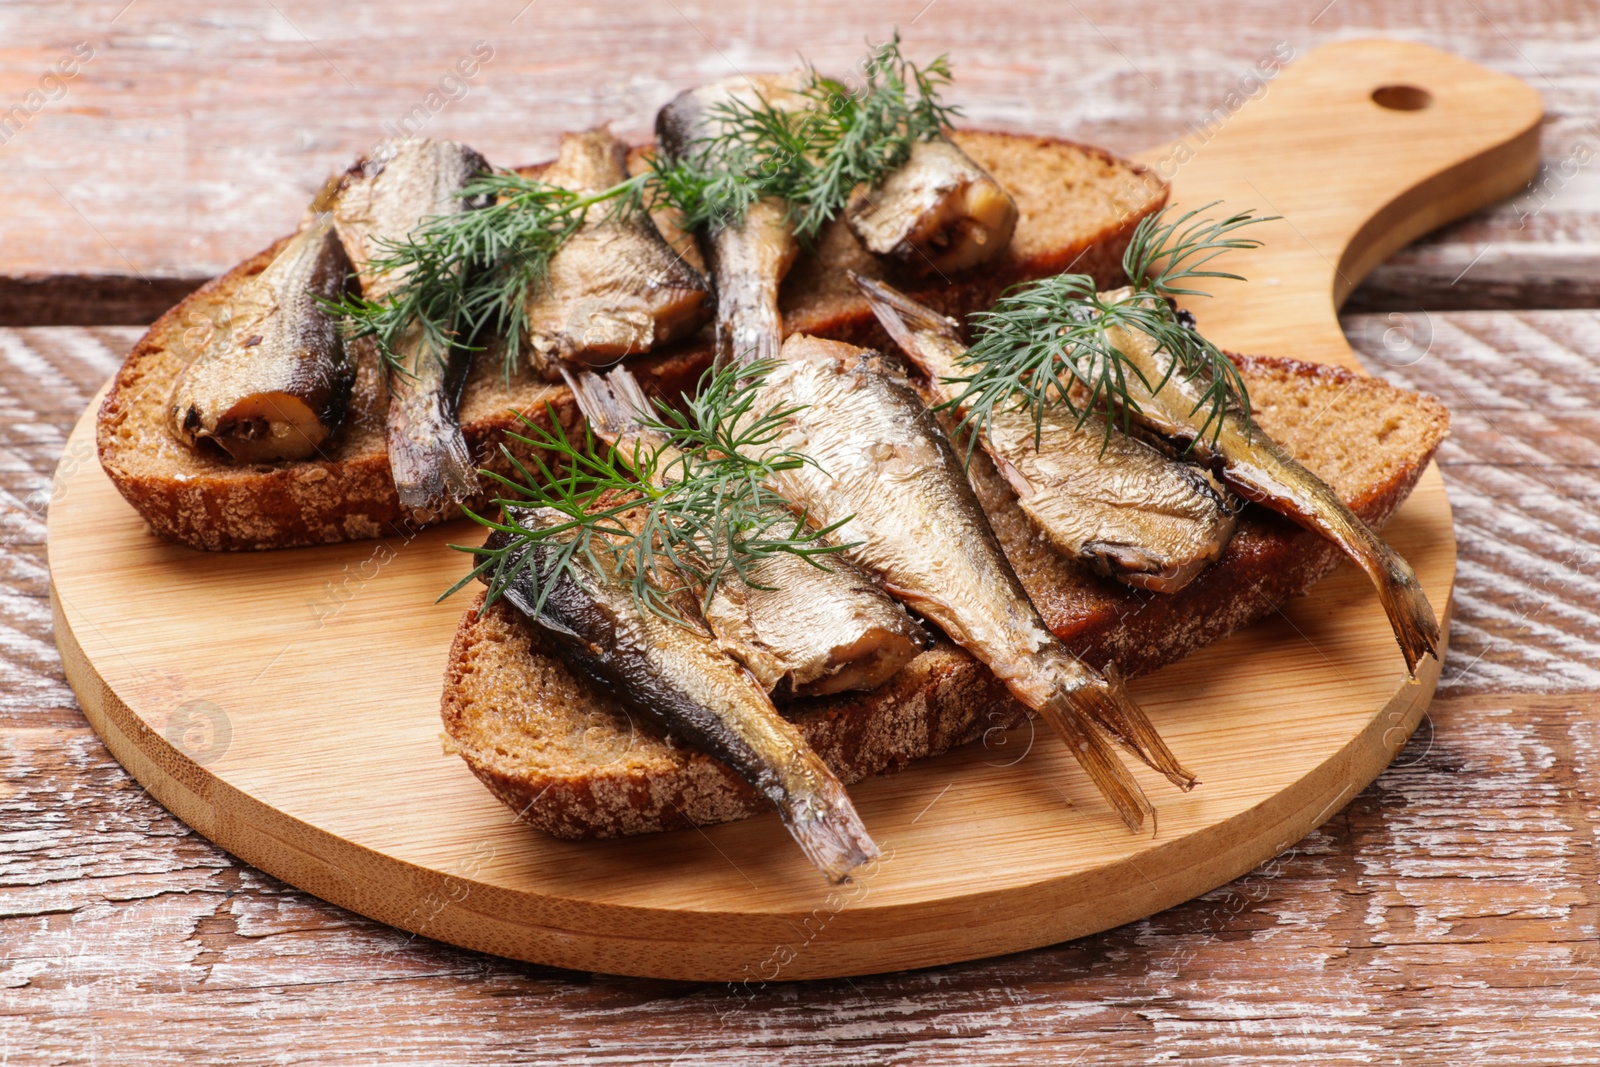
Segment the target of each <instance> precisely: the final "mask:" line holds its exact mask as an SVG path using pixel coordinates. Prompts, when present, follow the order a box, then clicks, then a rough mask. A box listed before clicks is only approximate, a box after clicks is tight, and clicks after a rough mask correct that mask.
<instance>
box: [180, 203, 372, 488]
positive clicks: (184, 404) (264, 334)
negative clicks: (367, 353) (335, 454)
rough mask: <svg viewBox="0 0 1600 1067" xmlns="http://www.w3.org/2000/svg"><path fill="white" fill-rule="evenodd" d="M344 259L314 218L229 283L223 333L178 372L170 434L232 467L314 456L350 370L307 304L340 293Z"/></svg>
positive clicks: (330, 329) (326, 222)
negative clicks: (227, 459)
mask: <svg viewBox="0 0 1600 1067" xmlns="http://www.w3.org/2000/svg"><path fill="white" fill-rule="evenodd" d="M349 274H350V263H349V260H348V259H346V258H345V254H344V249H343V248H341V247H340V245H339V241H338V239H337V238H336V237H335V236H334V232H333V224H332V222H331V220H330V219H329V218H328V216H327V215H326V214H325V213H319V214H316V215H314V216H313V218H312V219H311V220H310V221H309V222H308V223H307V224H306V225H305V226H304V227H302V228H301V230H300V232H298V233H297V234H295V236H293V237H292V238H290V239H289V242H288V244H286V245H284V247H283V250H282V251H281V252H279V253H278V254H277V256H276V257H274V258H273V260H272V262H271V264H269V265H268V266H267V268H266V270H264V271H262V272H261V273H260V274H258V275H256V276H255V277H254V278H251V279H250V280H249V281H247V282H245V283H244V284H243V285H241V286H240V287H239V290H238V292H236V293H235V294H234V296H233V298H232V300H231V301H230V302H229V319H228V321H227V323H226V324H225V328H223V329H219V330H217V331H216V332H215V333H213V334H212V337H211V339H210V341H209V343H208V344H207V345H206V347H205V349H204V350H203V351H202V352H200V353H199V355H197V356H196V357H195V358H194V360H193V361H192V362H191V363H190V364H189V365H188V366H187V367H186V368H184V371H183V373H182V374H181V375H180V376H179V377H178V380H177V382H176V383H175V384H174V386H173V391H172V399H171V401H170V405H169V411H170V416H169V418H170V422H171V425H172V430H173V433H174V434H176V435H177V437H178V439H179V440H181V441H183V442H184V443H185V444H187V445H189V447H191V448H198V447H200V445H201V442H210V443H211V444H213V445H216V446H218V447H220V448H221V449H223V450H224V451H226V452H227V453H228V455H229V456H231V457H232V458H233V459H235V460H237V461H239V462H241V463H274V462H279V461H287V460H304V459H311V458H313V457H314V456H316V455H317V454H318V453H319V452H320V451H321V450H322V448H323V446H324V445H326V444H327V442H328V439H329V438H330V437H332V436H333V434H334V431H336V430H337V429H338V428H339V425H340V423H342V422H343V421H344V416H345V411H346V409H347V408H348V407H349V403H350V388H351V385H352V384H353V383H354V381H355V369H354V367H352V366H351V364H350V363H349V361H348V360H347V359H346V356H345V351H344V345H343V343H342V342H341V340H340V338H339V331H338V329H337V327H336V325H335V323H334V321H333V318H332V317H331V316H330V315H329V314H328V312H327V311H326V310H324V309H323V307H322V306H321V305H320V304H319V303H318V302H317V298H318V297H322V298H324V299H328V300H332V299H335V298H337V297H339V296H340V295H341V294H342V293H343V292H344V289H345V285H346V282H347V280H348V278H349Z"/></svg>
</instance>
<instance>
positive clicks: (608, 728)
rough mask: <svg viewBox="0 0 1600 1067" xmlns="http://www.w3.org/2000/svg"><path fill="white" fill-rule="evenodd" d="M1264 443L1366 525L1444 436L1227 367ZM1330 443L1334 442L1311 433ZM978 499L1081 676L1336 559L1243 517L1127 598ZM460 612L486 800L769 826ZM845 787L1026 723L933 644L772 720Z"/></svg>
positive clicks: (1273, 601) (454, 725)
mask: <svg viewBox="0 0 1600 1067" xmlns="http://www.w3.org/2000/svg"><path fill="white" fill-rule="evenodd" d="M1236 362H1237V363H1238V364H1239V367H1240V370H1241V371H1242V372H1243V374H1244V377H1245V379H1246V381H1247V382H1248V384H1249V389H1250V399H1251V406H1252V410H1253V412H1254V413H1255V415H1256V417H1257V418H1258V420H1259V421H1260V423H1261V425H1262V427H1263V428H1264V429H1266V431H1267V432H1268V433H1270V434H1272V435H1273V436H1274V437H1275V438H1276V439H1277V440H1278V441H1280V442H1281V443H1282V444H1283V445H1284V446H1285V447H1286V448H1288V449H1289V450H1290V451H1291V452H1292V453H1294V454H1295V455H1296V456H1297V457H1298V458H1299V459H1300V460H1301V461H1302V462H1304V463H1305V464H1306V465H1307V466H1309V467H1310V468H1311V469H1312V470H1314V471H1316V472H1317V473H1318V474H1320V475H1321V476H1322V477H1323V478H1324V479H1326V480H1327V481H1328V482H1329V483H1330V484H1331V485H1332V486H1333V488H1334V489H1335V490H1337V491H1338V493H1339V494H1340V496H1341V497H1342V498H1343V499H1344V500H1345V501H1346V503H1348V504H1349V505H1350V506H1351V507H1352V508H1353V509H1354V510H1355V511H1356V513H1357V514H1359V515H1360V516H1361V517H1362V518H1364V519H1365V520H1366V521H1368V522H1369V523H1372V524H1374V525H1381V524H1382V523H1383V522H1385V521H1386V520H1387V519H1388V518H1389V517H1390V516H1391V515H1392V514H1394V512H1395V511H1396V510H1397V509H1398V508H1399V506H1400V504H1401V503H1402V502H1403V501H1404V500H1405V498H1406V496H1407V495H1408V494H1409V493H1410V492H1411V490H1412V488H1413V487H1414V486H1415V485H1416V482H1417V479H1418V478H1419V477H1420V476H1421V474H1422V471H1423V469H1424V468H1425V467H1426V466H1427V464H1428V461H1429V460H1430V459H1431V458H1432V456H1433V453H1434V450H1435V449H1436V448H1437V447H1438V445H1439V442H1440V441H1441V440H1443V438H1444V435H1445V433H1446V432H1447V430H1448V428H1449V415H1448V414H1447V413H1446V411H1445V409H1444V407H1443V405H1441V404H1440V403H1439V402H1438V401H1437V400H1434V399H1433V398H1432V397H1428V396H1424V395H1421V394H1417V393H1410V392H1406V391H1403V390H1400V389H1396V388H1394V387H1393V386H1390V385H1388V384H1387V383H1385V382H1383V381H1380V380H1378V379H1375V378H1368V377H1365V376H1362V375H1358V374H1354V373H1352V372H1350V371H1346V370H1342V369H1339V368H1333V367H1325V366H1316V365H1312V364H1307V363H1301V362H1298V361H1295V360H1288V359H1269V358H1257V357H1243V358H1236ZM1333 426H1336V427H1338V428H1339V432H1338V433H1337V434H1332V433H1329V432H1327V431H1328V428H1329V427H1333ZM973 472H974V474H973V478H974V482H975V483H976V485H977V487H978V495H979V499H980V501H981V502H982V504H983V506H984V510H985V511H986V512H987V513H988V515H989V517H990V521H991V523H992V524H993V526H994V528H995V532H996V533H997V534H998V535H999V537H1000V541H1001V543H1002V545H1004V547H1005V550H1006V554H1007V556H1008V557H1009V558H1010V559H1011V562H1012V564H1013V565H1014V566H1015V567H1016V570H1017V573H1018V575H1019V576H1020V577H1021V579H1022V582H1023V585H1024V586H1025V587H1026V588H1027V591H1028V594H1029V596H1030V597H1031V598H1032V599H1033V602H1034V604H1035V605H1037V606H1038V608H1039V611H1040V612H1041V614H1042V615H1043V616H1044V618H1045V621H1046V622H1047V623H1048V624H1049V625H1050V628H1051V629H1052V630H1054V631H1055V632H1056V634H1058V635H1059V636H1060V637H1061V638H1062V639H1063V640H1064V641H1065V642H1066V643H1067V646H1068V647H1069V648H1071V649H1072V650H1073V651H1074V652H1076V653H1078V654H1079V655H1080V656H1082V657H1083V658H1084V659H1085V660H1087V661H1088V662H1090V663H1092V664H1094V665H1096V666H1099V667H1103V666H1105V665H1106V664H1107V663H1113V662H1114V663H1116V664H1117V666H1118V667H1120V668H1121V669H1122V670H1123V671H1124V672H1125V673H1127V674H1130V675H1134V674H1142V673H1144V672H1147V671H1151V670H1154V669H1155V668H1157V667H1159V666H1161V665H1162V664H1165V663H1170V662H1172V661H1174V660H1177V659H1179V658H1181V657H1183V656H1185V655H1187V654H1188V653H1190V652H1192V651H1194V650H1195V649H1197V648H1199V647H1200V646H1202V645H1205V644H1207V643H1209V642H1211V641H1215V640H1217V639H1219V638H1221V637H1223V636H1224V635H1226V634H1228V633H1229V632H1230V631H1232V630H1234V629H1235V628H1237V627H1239V626H1243V625H1245V624H1246V623H1249V622H1252V621H1254V620H1256V619H1259V618H1261V617H1263V616H1265V615H1267V614H1270V613H1271V612H1272V611H1273V610H1274V609H1275V608H1276V607H1277V605H1279V604H1281V603H1282V602H1283V601H1284V600H1286V599H1287V598H1288V597H1290V596H1293V595H1296V594H1299V593H1303V592H1304V591H1305V590H1306V589H1308V588H1309V587H1310V586H1311V585H1312V583H1314V582H1315V581H1316V580H1317V579H1318V578H1321V577H1322V576H1323V575H1325V574H1327V573H1328V572H1329V571H1330V570H1332V569H1333V567H1334V566H1335V565H1336V564H1337V563H1338V561H1339V558H1340V557H1339V554H1338V552H1337V550H1336V549H1334V547H1333V546H1332V545H1330V544H1328V543H1327V542H1326V541H1324V540H1322V539H1321V538H1320V537H1318V536H1317V535H1315V534H1312V533H1309V532H1307V531H1305V530H1302V529H1301V528H1300V527H1298V526H1296V525H1294V524H1292V523H1290V522H1289V521H1287V520H1285V519H1283V518H1281V517H1279V516H1277V515H1275V514H1273V513H1271V512H1269V511H1267V510H1265V509H1264V508H1260V507H1257V506H1254V505H1251V506H1249V507H1247V508H1246V510H1245V512H1244V514H1243V516H1242V517H1241V522H1240V525H1239V530H1238V532H1237V533H1236V534H1235V535H1234V538H1233V541H1232V542H1231V543H1230V545H1229V547H1228V549H1227V551H1226V553H1225V554H1224V555H1223V558H1222V559H1221V560H1219V561H1218V562H1217V563H1216V564H1215V565H1213V566H1212V567H1210V568H1209V569H1208V570H1207V571H1206V572H1205V573H1204V574H1202V575H1201V576H1200V577H1199V578H1197V579H1196V580H1195V581H1194V582H1193V583H1191V584H1190V585H1189V586H1187V587H1186V588H1184V589H1183V590H1182V591H1181V592H1179V593H1176V594H1174V595H1172V596H1162V595H1158V594H1153V593H1141V592H1139V591H1137V590H1134V589H1130V588H1128V587H1126V586H1123V585H1120V584H1118V583H1116V582H1113V581H1111V580H1110V579H1106V578H1102V577H1100V576H1098V575H1096V574H1094V573H1092V572H1090V571H1089V570H1088V569H1087V568H1085V567H1084V566H1083V565H1081V564H1079V563H1077V562H1076V561H1074V560H1070V559H1067V558H1065V557H1063V556H1062V555H1061V554H1060V553H1058V552H1057V551H1056V550H1055V549H1054V548H1053V547H1051V545H1050V544H1049V543H1048V541H1047V540H1046V539H1045V537H1044V536H1043V535H1042V534H1041V533H1040V531H1039V530H1038V529H1037V528H1036V527H1035V526H1034V524H1033V522H1032V520H1030V519H1029V518H1028V517H1027V516H1026V515H1024V514H1023V512H1022V511H1021V509H1020V508H1018V507H1017V506H1016V498H1015V496H1014V495H1013V494H1012V493H1011V490H1010V489H1009V487H1008V486H1006V484H1005V483H1004V482H1003V481H1002V480H1001V479H1000V477H999V475H998V474H997V473H996V471H995V470H994V468H993V466H992V465H990V464H989V463H988V461H987V459H986V457H984V456H983V454H982V453H978V454H977V455H976V456H974V459H973ZM482 604H483V598H482V596H481V595H480V596H479V598H478V601H477V603H476V604H475V605H474V606H473V607H472V608H471V609H469V610H468V611H467V612H466V614H465V615H464V616H463V618H462V620H461V625H460V627H459V629H458V630H457V631H456V638H455V641H454V643H453V645H452V647H451V650H450V659H449V665H448V667H447V668H446V671H445V687H444V697H443V701H442V708H441V712H442V716H443V719H444V727H445V744H446V748H447V750H451V751H454V752H456V753H457V754H459V755H460V756H462V757H463V758H464V759H465V760H466V761H467V764H468V765H469V766H470V767H471V768H472V770H473V773H475V774H476V775H477V776H478V777H479V779H481V780H482V781H483V783H484V784H485V785H487V786H488V787H489V789H490V791H492V792H493V793H494V794H495V796H497V797H499V798H500V799H501V800H502V801H503V802H505V803H506V804H507V805H509V806H510V807H511V808H513V809H514V810H516V811H518V812H521V813H522V817H523V818H525V819H526V820H527V821H528V822H529V823H531V824H532V825H533V826H535V827H537V828H539V829H541V830H544V831H547V832H549V833H551V834H554V835H556V836H558V837H570V838H581V837H612V836H617V835H621V834H635V833H646V832H650V831H654V830H665V829H673V828H677V827H681V826H684V825H686V824H689V823H693V824H698V825H705V824H710V823H717V822H726V821H728V820H731V819H739V818H744V817H746V816H748V815H752V814H755V813H758V812H761V811H764V810H766V809H767V805H766V804H765V803H764V802H763V801H761V800H760V799H759V798H757V797H756V796H755V794H754V793H753V792H752V791H751V789H750V788H749V787H748V786H747V785H745V784H744V783H743V782H742V781H740V780H739V779H738V778H737V777H736V776H735V775H734V774H733V773H732V772H731V771H729V770H728V769H727V768H726V767H724V766H723V765H722V764H721V763H719V762H717V761H716V760H715V759H712V758H711V757H710V756H707V755H705V754H704V753H701V752H699V751H696V750H694V749H691V748H689V747H687V746H685V745H683V744H682V743H674V741H673V740H672V739H671V738H670V737H669V736H667V735H666V734H664V733H663V732H662V731H661V730H659V729H658V728H656V727H655V726H654V725H653V724H651V723H650V722H647V721H637V722H635V721H632V720H631V719H630V718H629V717H628V715H627V714H626V713H624V712H623V711H622V710H621V709H620V708H619V707H618V706H617V705H616V704H615V703H614V702H613V701H612V700H611V699H610V698H609V697H607V696H605V695H604V694H601V693H598V692H596V691H595V690H594V688H593V687H592V686H590V685H588V684H586V683H584V682H582V681H580V680H579V679H578V678H576V677H574V676H573V675H572V674H571V673H570V672H569V671H568V670H567V668H566V666H565V665H564V664H563V663H562V661H561V660H560V659H559V658H558V657H556V656H555V655H554V654H552V653H551V652H549V651H547V650H546V649H545V648H544V646H542V645H541V643H540V640H539V638H538V636H537V634H536V632H535V631H534V630H533V629H532V628H531V627H530V626H528V625H527V624H526V623H525V622H524V621H523V620H522V618H521V616H519V615H518V614H517V613H516V612H515V611H513V610H512V609H511V608H509V607H507V606H506V605H505V603H504V602H503V601H502V602H499V603H496V604H495V605H494V606H492V607H490V608H489V609H487V610H482ZM784 711H785V714H786V715H788V716H789V717H790V718H792V719H793V720H794V722H795V723H796V725H798V726H799V727H800V730H801V732H802V733H803V734H804V735H805V737H806V739H807V740H808V741H809V742H810V743H811V745H812V747H813V748H815V749H816V750H817V752H818V753H820V754H821V756H822V758H823V759H824V760H826V761H827V763H828V765H829V766H830V767H832V768H833V769H834V771H835V772H836V773H837V774H838V775H839V776H840V778H842V779H843V780H844V781H845V782H847V783H848V782H854V781H859V780H860V779H862V778H865V777H867V776H869V775H872V774H878V773H882V772H885V771H890V770H896V769H898V768H900V767H902V766H904V765H905V764H907V763H908V762H910V761H911V760H915V759H920V758H922V757H924V756H932V755H937V754H938V753H941V752H945V751H948V750H949V749H951V748H954V747H956V746H957V745H961V744H965V743H968V742H970V741H973V740H976V739H977V738H978V737H979V736H981V735H982V734H983V733H984V732H985V731H987V730H990V729H994V728H996V727H1001V728H1007V727H1011V726H1017V725H1020V724H1021V722H1022V721H1023V719H1024V717H1025V715H1026V711H1025V709H1024V708H1023V707H1022V706H1021V705H1020V704H1018V703H1016V701H1014V700H1013V699H1012V698H1011V696H1010V695H1009V693H1008V692H1007V691H1006V689H1005V687H1004V686H1002V685H1001V684H1000V683H999V682H997V681H996V680H995V678H994V676H993V675H992V674H990V673H989V671H988V670H987V669H986V668H984V667H983V666H982V665H980V664H979V663H978V662H977V661H976V660H974V659H973V658H972V657H971V656H969V655H968V654H967V653H966V652H964V651H962V650H961V649H959V648H957V647H956V646H954V645H952V644H950V643H949V642H947V641H943V640H941V641H940V642H939V643H938V644H936V645H935V646H934V647H933V648H932V649H930V650H929V651H927V652H925V653H923V654H922V655H921V656H919V657H917V658H916V659H915V660H913V661H912V662H911V663H910V664H909V665H908V666H907V667H906V668H905V669H904V670H902V671H901V672H900V673H899V674H898V675H896V676H895V677H894V678H892V679H891V680H890V681H889V682H888V683H887V684H886V685H884V686H883V687H882V688H880V689H878V690H876V691H874V692H871V693H855V694H847V695H841V696H836V697H827V698H816V699H809V700H797V701H794V702H792V703H790V704H789V705H787V706H786V707H785V708H784Z"/></svg>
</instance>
